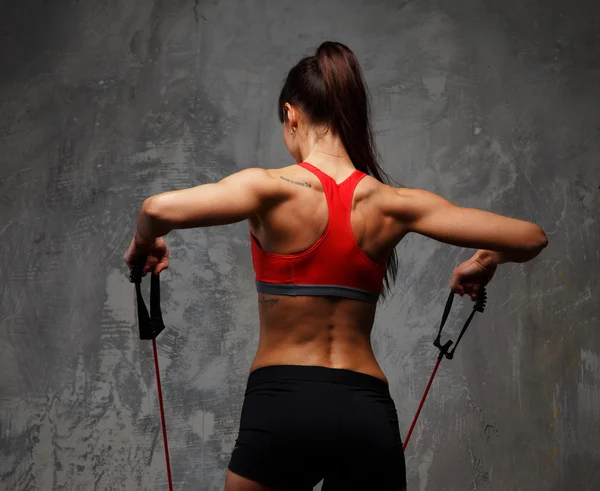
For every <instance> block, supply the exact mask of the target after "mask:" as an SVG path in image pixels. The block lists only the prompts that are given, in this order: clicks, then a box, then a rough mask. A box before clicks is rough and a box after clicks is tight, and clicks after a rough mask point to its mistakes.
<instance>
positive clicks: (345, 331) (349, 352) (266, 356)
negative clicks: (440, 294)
mask: <svg viewBox="0 0 600 491" xmlns="http://www.w3.org/2000/svg"><path fill="white" fill-rule="evenodd" d="M310 160H311V161H312V162H315V164H316V165H315V166H313V165H312V164H310V163H308V164H307V163H303V164H301V165H293V166H289V167H285V168H283V169H277V170H272V171H269V174H271V176H272V177H273V179H278V180H280V181H281V185H282V186H284V187H285V188H286V189H287V191H288V192H289V194H287V195H286V197H285V199H282V200H280V201H279V202H277V203H276V204H273V205H272V206H270V207H269V208H267V209H266V211H265V212H264V213H263V214H261V215H259V216H258V217H256V218H255V219H253V220H251V221H250V223H251V232H252V240H253V241H254V242H255V244H253V246H254V248H256V249H257V252H256V254H257V255H261V256H262V255H263V254H265V253H266V255H267V257H268V256H270V255H277V256H280V255H286V259H287V261H288V262H289V259H290V256H291V259H293V257H294V256H296V255H307V253H308V257H306V267H308V268H311V270H312V271H314V270H315V266H316V264H315V263H316V261H319V259H317V258H315V257H313V256H316V254H317V253H323V251H319V250H318V247H320V246H321V245H322V241H323V239H325V240H328V241H330V242H331V243H332V244H333V245H332V247H333V254H332V255H331V257H329V258H328V259H329V261H323V258H320V264H319V268H318V269H319V272H320V274H321V277H323V276H325V277H327V276H328V275H329V276H338V277H339V276H340V273H341V271H340V268H344V271H343V274H344V275H345V276H347V277H348V276H349V277H351V276H352V274H353V271H352V268H360V267H361V266H362V267H363V269H366V270H367V271H365V272H363V276H364V275H371V276H372V277H373V276H375V278H373V279H374V281H375V282H376V281H377V278H376V277H377V276H378V275H379V276H380V278H379V280H381V279H382V276H383V275H382V273H383V272H384V270H385V264H386V262H387V259H388V256H389V255H390V252H391V251H392V250H393V248H394V246H395V245H396V244H397V242H398V240H399V239H400V236H401V228H400V227H399V226H398V224H397V223H396V224H395V226H394V221H393V220H389V219H386V217H385V216H384V215H383V213H382V209H381V207H380V206H378V202H377V196H378V194H381V190H382V187H383V186H384V185H383V184H381V183H380V182H379V181H376V180H375V179H373V178H372V177H370V176H366V175H364V174H362V173H360V172H359V171H356V169H355V168H354V167H353V166H352V164H351V163H350V161H349V160H348V159H344V160H343V162H340V161H339V159H331V158H329V159H328V158H323V157H321V158H319V157H315V158H314V160H313V159H310ZM317 166H318V167H317ZM319 167H320V168H322V169H325V170H329V171H330V172H331V174H327V173H325V172H323V171H321V170H320V169H319ZM324 184H325V186H324ZM326 188H327V189H330V190H331V189H333V190H334V191H336V190H337V189H343V188H348V189H347V190H345V189H343V190H344V191H346V192H345V193H342V195H341V198H340V199H341V200H346V201H347V203H346V204H347V206H348V209H346V208H345V207H344V206H343V205H344V203H343V202H342V203H339V202H337V201H332V202H330V203H328V201H331V200H332V198H331V197H330V198H329V199H328V197H327V196H326V194H327V191H326ZM336 188H337V189H336ZM329 192H330V193H331V192H332V191H329ZM378 192H379V193H378ZM340 205H342V206H340ZM332 206H333V207H334V208H333V209H331V207H332ZM339 208H341V209H339ZM346 213H347V214H348V218H349V220H347V223H346V215H345V214H346ZM335 221H337V222H340V223H339V225H338V226H340V227H342V230H340V232H339V233H338V234H337V235H336V234H335V231H332V230H329V228H330V227H331V224H332V222H335ZM344 228H346V230H345V229H344ZM345 233H347V234H349V235H345ZM350 242H353V243H352V244H349V243H350ZM315 246H316V247H315ZM352 247H354V248H355V249H356V250H357V253H356V254H355V256H352V255H351V254H348V253H347V252H346V251H348V250H350V251H351V252H353V250H352ZM353 257H354V258H356V259H355V260H354V261H353V260H352V258H353ZM360 259H362V261H360ZM357 261H358V262H359V264H356V262H357ZM371 264H372V266H371V269H369V265H371ZM255 266H256V260H255ZM261 267H262V265H261ZM257 273H258V274H257V279H260V278H259V273H260V271H257ZM334 282H335V280H334V279H332V280H331V281H327V280H326V281H324V283H328V284H329V286H331V283H334ZM267 292H269V290H267ZM324 293H325V295H310V296H305V295H299V296H290V295H278V294H270V293H259V298H258V305H259V312H260V329H261V333H260V345H259V349H258V354H257V356H256V359H255V361H254V364H253V368H258V367H260V366H266V365H273V364H283V363H287V364H296V365H318V366H326V367H330V368H346V369H350V370H355V371H360V372H363V373H367V374H370V375H374V376H377V377H378V378H381V379H384V380H385V377H384V375H383V373H382V371H381V370H380V368H379V366H378V365H377V362H376V361H375V357H374V356H373V352H372V350H371V345H370V335H371V329H372V326H373V320H374V317H375V308H376V299H377V296H375V301H364V300H363V299H355V298H344V297H342V296H335V295H327V292H324Z"/></svg>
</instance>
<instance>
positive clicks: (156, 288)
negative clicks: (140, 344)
mask: <svg viewBox="0 0 600 491" xmlns="http://www.w3.org/2000/svg"><path fill="white" fill-rule="evenodd" d="M145 265H146V257H141V258H139V259H138V260H137V261H136V262H135V264H134V265H133V267H132V268H131V273H130V276H129V281H130V282H131V283H134V284H135V296H136V299H137V311H138V323H139V329H140V339H143V340H152V351H153V352H154V372H155V373H156V388H157V390H158V404H159V407H160V422H161V425H162V434H163V444H164V446H165V461H166V464H167V479H168V481H169V491H173V479H172V478H171V461H170V459H169V444H168V442H167V425H166V422H165V409H164V406H163V397H162V387H161V385H160V370H159V367H158V351H157V349H156V338H157V336H158V335H159V334H160V333H161V332H162V331H163V329H164V328H165V324H164V323H163V318H162V312H161V310H160V280H159V279H158V275H156V274H154V273H152V274H151V280H150V313H149V314H148V309H147V308H146V303H145V302H144V297H143V296H142V288H141V284H142V276H143V272H144V266H145Z"/></svg>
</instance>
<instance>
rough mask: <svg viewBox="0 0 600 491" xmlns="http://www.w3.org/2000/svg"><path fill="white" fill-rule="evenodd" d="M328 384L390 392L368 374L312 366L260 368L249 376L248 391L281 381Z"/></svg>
mask: <svg viewBox="0 0 600 491" xmlns="http://www.w3.org/2000/svg"><path fill="white" fill-rule="evenodd" d="M286 380H288V381H305V382H327V383H333V384H341V385H351V386H356V387H363V388H367V389H376V390H382V391H385V392H389V386H388V384H387V383H386V382H384V381H383V380H381V379H379V378H377V377H374V376H372V375H367V374H366V373H361V372H356V371H354V370H346V369H343V368H328V367H320V366H310V365H306V366H305V365H270V366H266V367H260V368H257V369H255V370H253V371H252V372H250V375H249V376H248V389H252V388H253V387H256V386H258V385H261V384H263V383H268V382H279V381H286Z"/></svg>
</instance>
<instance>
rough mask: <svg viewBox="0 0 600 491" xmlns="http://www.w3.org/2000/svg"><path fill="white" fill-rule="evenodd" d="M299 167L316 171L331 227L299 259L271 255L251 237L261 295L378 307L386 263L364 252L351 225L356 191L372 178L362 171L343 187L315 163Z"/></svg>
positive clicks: (257, 287) (355, 172)
mask: <svg viewBox="0 0 600 491" xmlns="http://www.w3.org/2000/svg"><path fill="white" fill-rule="evenodd" d="M298 165H299V166H300V167H303V168H304V169H306V170H308V171H310V172H312V173H313V174H314V175H315V176H317V178H318V179H319V181H321V184H322V185H323V191H324V192H325V197H326V199H327V206H328V209H329V219H328V223H327V228H326V229H325V232H324V233H323V235H322V236H321V237H320V238H319V240H318V241H317V242H316V243H315V244H314V245H313V246H311V247H310V248H309V249H308V250H306V251H304V252H300V253H298V254H272V253H269V252H265V251H264V250H263V249H262V248H261V246H260V244H259V243H258V241H257V240H256V238H255V237H254V235H253V234H252V233H250V241H251V243H252V262H253V264H254V271H255V272H256V289H257V291H258V292H260V293H266V294H274V295H292V296H297V295H303V296H334V297H345V298H352V299H357V300H364V301H367V302H376V301H377V300H378V298H379V295H380V294H381V290H382V287H383V278H384V276H385V268H386V264H385V263H377V262H375V261H373V260H372V259H370V258H369V257H368V256H367V255H366V253H365V252H364V251H363V250H362V249H361V248H360V247H359V245H358V243H357V242H356V239H355V237H354V234H353V233H352V226H351V222H350V212H351V209H352V197H353V195H354V190H355V189H356V186H357V185H358V183H359V182H360V181H361V180H362V179H363V178H364V177H365V175H366V174H364V173H363V172H360V171H359V170H356V171H354V172H353V173H352V174H351V175H350V176H349V177H348V178H347V179H346V180H344V181H343V182H341V183H340V184H337V183H336V182H335V180H334V179H333V178H331V177H329V176H328V175H327V174H325V173H323V172H321V171H320V170H319V169H317V168H316V167H314V166H312V165H311V164H308V163H306V162H303V163H301V164H298Z"/></svg>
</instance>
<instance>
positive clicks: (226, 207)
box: [124, 168, 288, 273]
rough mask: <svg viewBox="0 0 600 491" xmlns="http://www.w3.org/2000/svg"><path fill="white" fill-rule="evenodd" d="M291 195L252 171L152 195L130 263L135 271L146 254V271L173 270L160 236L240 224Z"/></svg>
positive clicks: (131, 249)
mask: <svg viewBox="0 0 600 491" xmlns="http://www.w3.org/2000/svg"><path fill="white" fill-rule="evenodd" d="M287 192H288V191H287V188H286V186H282V185H281V182H280V180H279V179H275V178H273V177H272V176H271V174H270V173H269V172H268V171H267V170H264V169H256V168H253V169H246V170H243V171H240V172H237V173H235V174H232V175H231V176H228V177H226V178H225V179H223V180H222V181H220V182H218V183H212V184H203V185H201V186H196V187H193V188H189V189H183V190H180V191H170V192H167V193H162V194H158V195H156V196H151V197H150V198H148V199H146V200H145V201H144V203H143V204H142V208H141V210H140V214H139V217H138V222H137V229H136V233H135V236H134V238H133V240H132V241H131V245H130V246H129V248H128V249H127V252H126V253H125V257H124V259H125V262H126V263H127V264H128V265H129V266H130V267H131V265H132V264H133V262H134V261H135V259H136V258H138V257H139V256H142V255H144V254H145V255H148V262H147V264H146V268H145V271H146V272H148V271H149V270H150V269H154V270H155V272H156V273H160V272H161V271H162V270H163V269H166V267H168V249H167V247H166V245H165V244H164V241H163V240H162V239H161V237H163V236H165V235H167V234H168V233H169V232H170V231H171V230H175V229H187V228H196V227H210V226H215V225H226V224H230V223H236V222H240V221H242V220H246V219H248V218H251V217H252V216H255V215H257V214H260V213H261V211H263V210H264V209H266V208H268V207H270V206H273V204H275V203H277V202H278V201H281V200H283V199H285V197H286V194H287ZM161 261H162V262H161Z"/></svg>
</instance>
